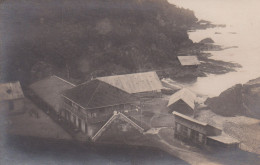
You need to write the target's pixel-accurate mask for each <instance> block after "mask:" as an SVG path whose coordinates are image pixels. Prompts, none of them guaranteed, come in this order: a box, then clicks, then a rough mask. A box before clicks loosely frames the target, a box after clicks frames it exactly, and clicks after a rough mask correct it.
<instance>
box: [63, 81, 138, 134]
mask: <svg viewBox="0 0 260 165" xmlns="http://www.w3.org/2000/svg"><path fill="white" fill-rule="evenodd" d="M61 97H62V100H63V102H62V113H61V115H62V116H63V118H64V119H66V120H67V121H69V122H70V123H71V124H73V125H74V126H75V127H77V128H79V129H80V130H81V131H82V132H87V133H88V135H89V136H90V137H91V136H93V134H94V133H95V130H93V128H94V127H92V125H96V124H100V123H104V122H106V121H107V120H108V119H109V118H110V117H111V116H112V115H113V112H114V111H118V112H124V113H125V114H130V113H138V107H137V106H138V104H139V101H138V99H137V98H136V97H134V96H132V95H131V94H129V93H127V92H125V91H123V90H121V89H120V88H117V87H114V86H112V85H110V84H108V83H106V82H103V81H100V80H98V79H95V80H91V81H88V82H86V83H83V84H80V85H78V86H76V87H74V88H71V89H68V90H65V91H64V92H62V93H61Z"/></svg>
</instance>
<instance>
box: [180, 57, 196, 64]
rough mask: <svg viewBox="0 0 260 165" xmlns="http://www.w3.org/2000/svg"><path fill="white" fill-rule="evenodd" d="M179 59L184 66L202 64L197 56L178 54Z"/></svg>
mask: <svg viewBox="0 0 260 165" xmlns="http://www.w3.org/2000/svg"><path fill="white" fill-rule="evenodd" d="M178 59H179V61H180V63H181V65H183V66H189V65H199V64H200V62H199V60H198V58H197V56H178Z"/></svg>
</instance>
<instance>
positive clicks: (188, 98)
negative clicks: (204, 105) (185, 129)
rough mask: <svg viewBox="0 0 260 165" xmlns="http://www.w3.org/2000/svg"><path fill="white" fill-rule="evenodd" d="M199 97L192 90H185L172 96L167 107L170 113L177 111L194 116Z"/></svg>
mask: <svg viewBox="0 0 260 165" xmlns="http://www.w3.org/2000/svg"><path fill="white" fill-rule="evenodd" d="M196 100H197V96H196V95H195V94H194V93H193V92H191V91H190V90H188V89H186V88H183V89H181V90H179V91H177V92H176V93H174V94H173V95H171V96H170V99H169V102H168V105H167V107H168V108H169V109H170V113H172V112H173V111H177V112H180V113H183V114H186V115H193V113H194V110H195V102H196Z"/></svg>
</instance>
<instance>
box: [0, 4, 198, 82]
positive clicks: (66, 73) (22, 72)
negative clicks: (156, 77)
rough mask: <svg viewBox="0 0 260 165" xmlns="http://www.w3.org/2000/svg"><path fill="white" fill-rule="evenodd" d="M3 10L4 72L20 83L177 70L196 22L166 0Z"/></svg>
mask: <svg viewBox="0 0 260 165" xmlns="http://www.w3.org/2000/svg"><path fill="white" fill-rule="evenodd" d="M0 12H1V13H0V16H1V37H2V36H3V38H2V41H3V45H2V49H3V50H4V51H2V58H3V59H5V60H4V65H3V66H5V68H4V70H2V71H4V73H8V74H7V75H5V78H6V79H7V80H14V79H18V80H20V81H22V82H28V80H29V81H31V80H35V79H38V78H41V77H44V76H46V75H48V74H58V75H60V76H63V77H66V78H68V77H69V78H70V79H80V80H81V81H82V80H86V79H88V78H89V77H91V76H103V75H111V74H121V73H132V72H138V71H147V70H153V69H161V68H165V67H169V66H171V67H173V66H176V65H178V64H177V59H176V52H177V51H178V50H179V49H180V48H183V47H186V46H189V45H191V44H192V41H190V40H189V38H188V35H187V30H188V29H189V28H190V27H191V25H192V24H193V23H195V22H196V21H197V19H196V17H195V16H194V14H193V12H192V11H190V10H186V9H182V8H177V7H176V6H174V5H170V4H169V3H168V2H167V1H166V0H101V1H97V0H75V1H71V0H54V1H52V0H37V1H33V0H22V1H18V0H10V1H3V2H2V3H1V10H0ZM2 64H3V62H2Z"/></svg>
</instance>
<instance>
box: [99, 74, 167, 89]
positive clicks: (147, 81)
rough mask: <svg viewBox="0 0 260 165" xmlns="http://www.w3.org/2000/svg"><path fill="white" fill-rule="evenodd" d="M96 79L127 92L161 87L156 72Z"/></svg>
mask: <svg viewBox="0 0 260 165" xmlns="http://www.w3.org/2000/svg"><path fill="white" fill-rule="evenodd" d="M97 79H98V80H101V81H103V82H106V83H108V84H110V85H112V86H115V87H117V88H120V89H122V90H123V91H126V92H127V93H141V92H149V91H156V90H161V89H162V88H163V86H162V84H161V82H160V79H159V77H158V75H157V74H156V72H144V73H134V74H125V75H116V76H107V77H99V78H97Z"/></svg>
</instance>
